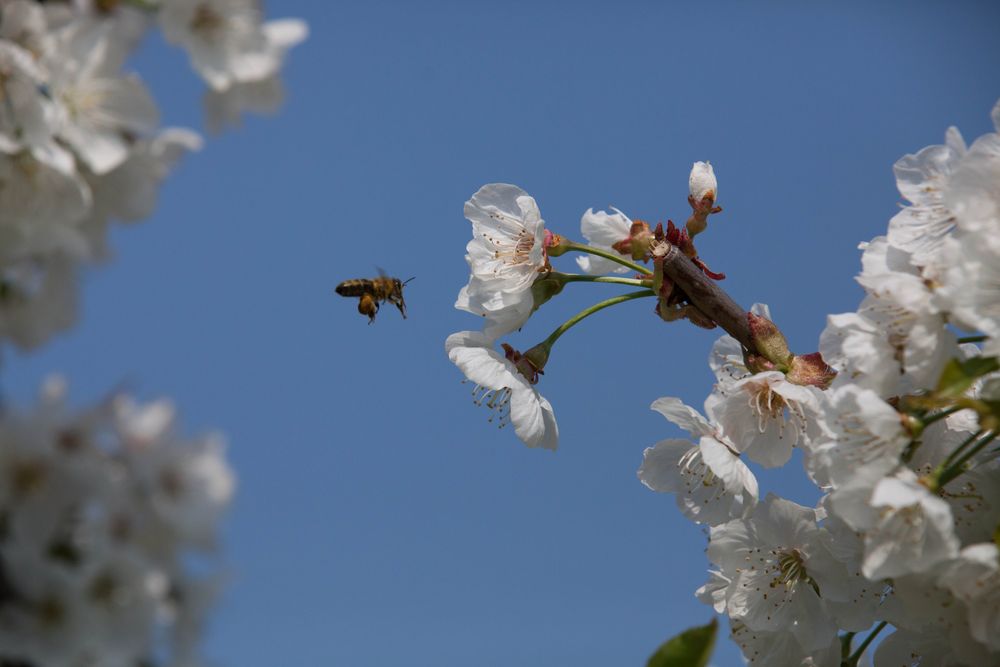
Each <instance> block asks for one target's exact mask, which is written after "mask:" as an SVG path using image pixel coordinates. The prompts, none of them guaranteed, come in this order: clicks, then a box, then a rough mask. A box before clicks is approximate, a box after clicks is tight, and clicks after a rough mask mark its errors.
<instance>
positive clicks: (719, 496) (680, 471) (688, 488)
mask: <svg viewBox="0 0 1000 667" xmlns="http://www.w3.org/2000/svg"><path fill="white" fill-rule="evenodd" d="M651 407H652V409H653V410H656V411H657V412H659V413H660V414H662V415H663V416H664V417H666V418H667V419H668V420H670V421H671V422H673V423H674V424H676V425H678V426H680V427H681V428H683V429H685V430H686V431H688V432H689V433H690V434H691V435H692V437H694V438H696V439H697V440H698V442H697V444H696V445H692V443H691V442H690V441H688V440H676V439H670V440H661V441H660V442H658V443H656V444H655V445H654V446H653V447H648V448H647V449H646V450H645V452H643V461H642V466H641V467H640V468H639V473H638V474H639V479H640V480H641V481H642V483H643V484H645V485H646V486H647V487H649V488H650V489H652V490H653V491H659V492H661V493H674V494H676V496H677V498H676V501H677V507H678V509H680V511H681V512H682V513H683V514H684V515H685V516H686V517H688V518H689V519H691V520H692V521H694V522H696V523H704V524H707V525H709V526H715V525H718V524H720V523H724V522H726V521H729V520H730V519H733V518H737V517H742V516H746V515H747V513H749V512H750V510H752V509H753V506H754V505H755V504H756V503H757V493H758V491H757V479H756V478H755V477H754V475H753V473H752V472H750V469H749V468H748V467H747V466H746V464H745V463H743V461H741V460H740V457H739V453H738V452H737V450H736V449H735V447H734V446H733V445H732V443H730V442H729V441H728V440H726V439H725V436H723V435H722V433H721V430H720V429H719V428H718V427H717V426H715V425H713V424H712V423H711V422H709V421H708V420H707V419H705V418H704V417H702V416H701V415H700V414H698V411H697V410H695V409H694V408H691V407H688V406H687V405H684V404H683V403H682V402H681V401H680V399H677V398H672V397H665V398H660V399H657V400H656V401H654V402H653V405H652V406H651Z"/></svg>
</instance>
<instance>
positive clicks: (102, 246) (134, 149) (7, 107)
mask: <svg viewBox="0 0 1000 667" xmlns="http://www.w3.org/2000/svg"><path fill="white" fill-rule="evenodd" d="M258 4H259V3H258V2H257V0H162V1H160V2H154V1H152V0H149V1H146V0H144V1H141V2H139V1H132V2H126V1H125V0H77V1H75V2H60V3H51V2H49V3H40V2H31V1H29V0H0V341H4V342H9V343H11V344H13V345H15V346H17V347H18V348H20V349H23V350H27V349H32V348H34V347H37V346H38V345H40V344H41V343H43V342H45V341H46V340H47V339H48V338H49V337H50V336H51V335H53V334H54V333H56V332H59V331H61V330H64V329H66V328H68V327H69V326H70V325H71V324H72V323H73V321H74V320H75V313H76V300H77V275H78V273H79V271H80V267H81V266H83V265H86V264H88V263H92V262H95V261H99V260H101V259H103V258H104V257H106V256H107V254H108V252H107V243H106V230H107V228H108V225H109V223H110V222H111V221H121V222H132V221H137V220H141V219H143V218H145V217H148V216H149V215H150V214H151V212H152V210H153V207H154V206H155V200H156V194H157V189H158V187H159V185H160V183H161V182H162V180H163V179H164V178H165V176H166V175H167V172H168V171H169V170H170V168H171V167H172V166H173V165H174V163H175V162H176V161H177V160H178V159H179V158H180V157H181V156H182V155H184V154H185V153H187V152H189V151H193V150H197V149H198V148H199V147H200V145H201V139H200V137H199V136H198V135H197V134H196V133H194V132H192V131H190V130H185V129H178V128H161V127H160V126H159V112H158V109H157V106H156V103H155V101H154V100H153V97H152V96H151V94H150V92H149V91H148V89H147V88H146V86H145V85H144V84H143V82H142V81H141V79H140V78H139V77H138V76H137V75H135V74H134V73H128V72H126V71H125V69H124V67H125V63H126V60H127V58H128V57H129V55H130V54H131V53H132V52H133V50H134V49H135V48H136V47H137V46H138V45H139V43H140V41H141V39H142V37H143V35H144V34H145V33H146V32H147V30H149V29H150V28H151V27H153V26H155V25H158V26H159V27H160V28H161V29H162V31H163V34H164V36H165V37H166V39H167V41H169V42H171V43H174V44H177V45H179V46H181V47H182V48H184V49H185V50H186V51H187V52H188V53H189V54H190V57H191V62H192V64H193V66H194V68H195V70H196V71H197V72H198V73H199V74H200V75H201V76H202V77H203V78H204V80H205V81H206V82H207V83H208V85H209V86H210V92H209V93H208V96H207V97H206V109H207V111H208V119H209V126H210V127H213V128H214V127H221V126H222V125H223V124H225V123H227V122H232V121H234V120H236V119H238V118H239V113H240V111H241V110H243V109H249V110H268V109H270V108H273V107H274V105H275V104H277V103H278V102H280V83H279V81H278V78H277V77H278V74H279V70H280V67H281V64H282V61H283V58H284V55H285V52H286V51H287V50H288V48H290V47H291V46H293V45H294V44H296V43H298V42H299V41H301V40H302V39H304V38H305V34H306V26H305V24H304V23H303V22H301V21H298V20H284V21H272V22H269V23H263V22H262V19H261V16H260V10H259V7H258Z"/></svg>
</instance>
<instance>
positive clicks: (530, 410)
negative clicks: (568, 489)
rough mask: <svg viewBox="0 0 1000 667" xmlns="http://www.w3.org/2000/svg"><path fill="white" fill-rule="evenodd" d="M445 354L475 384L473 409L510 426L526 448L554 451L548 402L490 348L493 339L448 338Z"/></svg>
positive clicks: (555, 433)
mask: <svg viewBox="0 0 1000 667" xmlns="http://www.w3.org/2000/svg"><path fill="white" fill-rule="evenodd" d="M445 351H446V352H447V353H448V358H449V359H451V361H452V363H454V364H455V365H456V366H458V368H459V370H461V371H462V373H464V374H465V376H466V378H468V379H469V381H470V382H473V383H475V388H474V389H473V396H474V400H475V403H476V405H480V406H485V407H486V408H487V409H489V410H491V411H493V412H494V413H495V414H491V416H490V421H491V422H492V421H494V420H496V421H497V424H498V426H500V427H504V426H506V425H507V424H508V423H509V424H512V425H513V426H514V432H515V433H516V434H517V437H518V438H520V439H521V441H522V442H523V443H524V444H526V445H527V446H528V447H542V448H544V449H551V450H555V449H556V447H558V445H559V427H558V425H557V424H556V418H555V413H554V412H553V411H552V405H551V404H550V403H549V402H548V400H547V399H546V398H545V397H544V396H542V395H541V394H539V393H538V390H537V389H535V386H534V384H533V383H532V381H531V379H529V378H527V377H525V376H524V374H523V373H522V372H521V371H520V370H519V369H518V367H517V366H515V365H514V363H513V362H512V361H511V360H509V359H507V358H505V357H504V356H503V355H501V354H500V353H499V352H497V351H496V349H495V348H494V347H493V339H491V338H489V337H488V336H486V335H484V334H482V333H480V332H477V331H460V332H458V333H454V334H452V335H450V336H448V339H447V340H446V341H445Z"/></svg>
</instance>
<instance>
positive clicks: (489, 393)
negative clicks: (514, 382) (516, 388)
mask: <svg viewBox="0 0 1000 667" xmlns="http://www.w3.org/2000/svg"><path fill="white" fill-rule="evenodd" d="M510 396H511V390H510V387H503V388H502V389H489V388H487V387H484V386H482V385H478V384H477V385H476V386H475V387H474V388H473V389H472V402H473V403H475V404H476V405H477V406H480V407H482V406H485V407H486V409H487V410H489V411H490V416H489V418H488V419H487V420H486V421H488V422H490V423H491V424H492V423H493V420H494V419H495V420H496V422H497V428H503V427H504V426H506V425H507V424H509V423H510Z"/></svg>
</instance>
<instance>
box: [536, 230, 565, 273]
mask: <svg viewBox="0 0 1000 667" xmlns="http://www.w3.org/2000/svg"><path fill="white" fill-rule="evenodd" d="M572 247H573V244H572V242H570V241H569V240H568V239H567V238H566V237H564V236H561V235H559V234H553V233H552V232H551V231H549V230H548V229H546V230H545V240H544V241H543V242H542V251H543V252H544V253H545V265H546V266H548V258H549V257H559V256H560V255H563V254H565V253H567V252H569V251H570V250H571V249H572Z"/></svg>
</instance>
